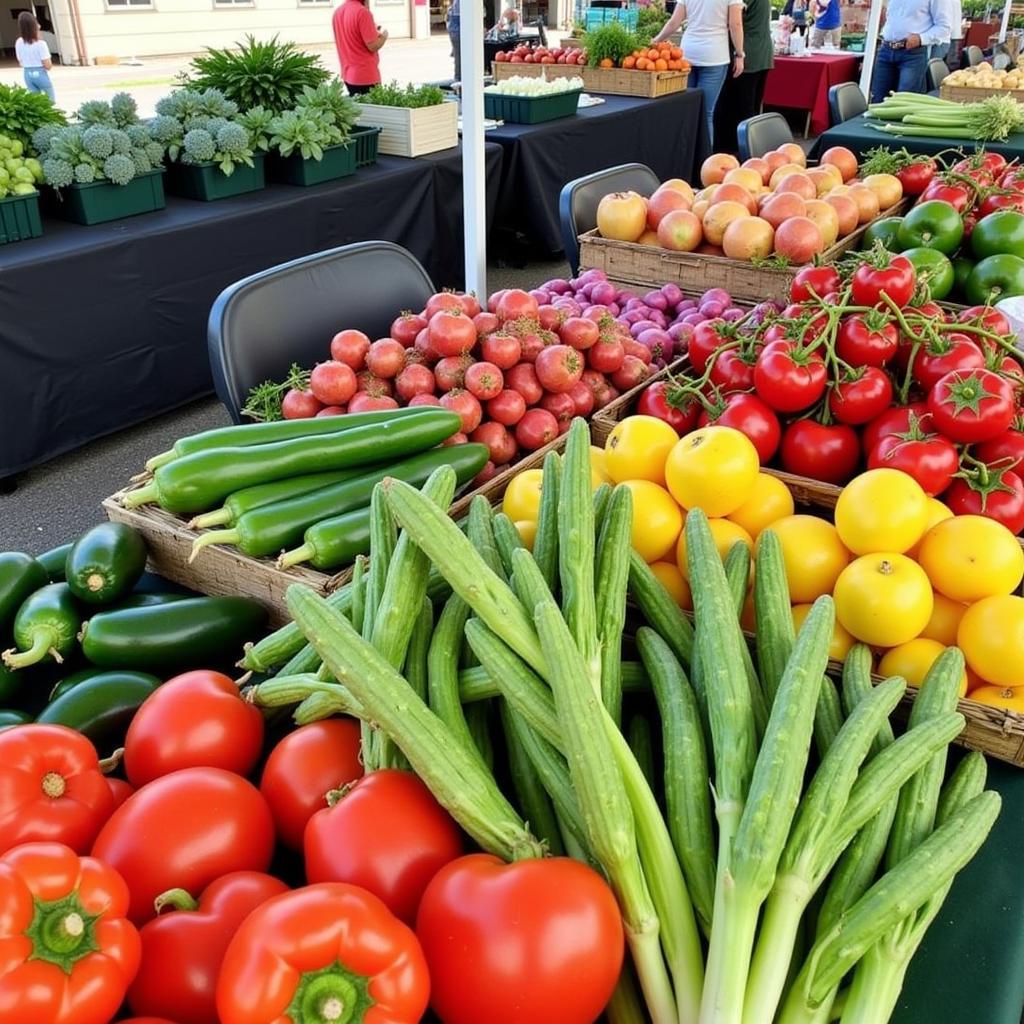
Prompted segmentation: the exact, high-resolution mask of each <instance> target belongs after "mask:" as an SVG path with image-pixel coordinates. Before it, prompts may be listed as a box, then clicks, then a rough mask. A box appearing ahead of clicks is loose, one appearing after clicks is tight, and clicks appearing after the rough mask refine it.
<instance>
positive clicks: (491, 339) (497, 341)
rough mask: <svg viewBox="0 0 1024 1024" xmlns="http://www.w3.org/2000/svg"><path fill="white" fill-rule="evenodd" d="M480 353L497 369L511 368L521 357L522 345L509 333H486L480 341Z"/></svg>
mask: <svg viewBox="0 0 1024 1024" xmlns="http://www.w3.org/2000/svg"><path fill="white" fill-rule="evenodd" d="M480 354H481V355H482V356H483V357H484V359H486V360H487V362H489V363H494V365H495V366H497V367H498V369H499V370H511V369H512V367H513V366H515V365H516V363H518V362H519V360H520V359H521V358H522V355H523V346H522V345H521V344H520V343H519V339H518V338H516V337H514V336H513V335H511V334H488V335H487V337H486V338H484V340H483V341H482V342H481V343H480Z"/></svg>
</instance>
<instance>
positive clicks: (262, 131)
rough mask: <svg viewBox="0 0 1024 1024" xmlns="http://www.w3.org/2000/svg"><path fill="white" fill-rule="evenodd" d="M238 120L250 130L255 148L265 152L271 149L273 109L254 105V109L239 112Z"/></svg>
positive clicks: (250, 136)
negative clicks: (242, 112)
mask: <svg viewBox="0 0 1024 1024" xmlns="http://www.w3.org/2000/svg"><path fill="white" fill-rule="evenodd" d="M237 120H238V123H239V124H240V125H242V127H243V128H245V129H246V131H248V133H249V138H250V139H252V147H253V149H258V150H261V151H262V152H264V153H265V152H266V151H267V150H268V149H270V136H271V129H270V126H271V124H272V123H273V121H274V114H273V112H272V111H270V110H265V109H264V108H263V107H253V108H252V110H247V111H246V112H245V113H244V114H239V115H238V118H237Z"/></svg>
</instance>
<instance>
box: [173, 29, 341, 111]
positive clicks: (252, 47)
mask: <svg viewBox="0 0 1024 1024" xmlns="http://www.w3.org/2000/svg"><path fill="white" fill-rule="evenodd" d="M329 78H330V72H329V71H328V70H327V69H326V68H325V67H324V66H323V65H322V64H321V63H320V58H319V57H318V56H317V55H316V54H311V53H303V52H302V51H301V50H300V49H298V47H297V46H296V45H295V44H294V43H281V42H278V39H277V36H274V38H273V39H271V40H270V41H269V42H265V43H261V42H257V41H256V39H255V38H254V37H253V36H251V35H250V36H246V39H245V42H244V43H241V44H239V45H238V47H237V48H235V49H223V50H218V49H214V48H212V47H211V48H209V49H208V50H207V51H206V53H205V54H203V55H201V56H199V57H195V58H194V59H193V60H192V64H191V71H189V72H187V73H186V74H185V75H184V76H183V80H182V83H183V84H184V85H187V86H188V87H189V88H191V89H193V90H202V89H217V90H219V91H220V92H221V93H223V94H224V96H226V97H227V98H228V99H229V100H231V101H233V102H234V103H237V104H238V106H239V107H240V108H241V109H242V110H249V109H251V108H253V107H263V108H264V109H265V110H269V111H271V112H272V113H274V114H277V113H280V112H281V111H284V110H289V109H291V108H293V107H294V106H295V104H296V103H297V102H298V99H299V97H300V96H301V95H302V92H303V90H304V89H306V88H311V89H315V88H316V87H317V86H318V85H321V84H322V83H324V82H326V81H327V80H328V79H329Z"/></svg>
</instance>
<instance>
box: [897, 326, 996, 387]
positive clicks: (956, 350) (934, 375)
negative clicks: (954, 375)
mask: <svg viewBox="0 0 1024 1024" xmlns="http://www.w3.org/2000/svg"><path fill="white" fill-rule="evenodd" d="M984 365H985V354H984V353H983V352H982V351H981V349H980V348H978V346H977V345H975V343H974V342H973V341H971V339H970V338H968V337H967V335H966V334H959V333H956V334H946V335H944V336H943V337H942V339H941V341H940V342H938V343H937V344H931V345H925V346H924V347H923V348H921V349H920V350H919V351H918V353H917V358H916V359H915V360H914V371H913V372H914V380H915V381H917V383H918V384H919V385H920V386H921V388H922V389H923V390H924V391H930V390H931V389H932V388H933V387H934V386H935V385H936V384H937V383H938V381H939V379H940V378H942V377H944V376H945V375H946V374H947V373H950V372H951V371H953V370H975V369H980V368H981V367H983V366H984Z"/></svg>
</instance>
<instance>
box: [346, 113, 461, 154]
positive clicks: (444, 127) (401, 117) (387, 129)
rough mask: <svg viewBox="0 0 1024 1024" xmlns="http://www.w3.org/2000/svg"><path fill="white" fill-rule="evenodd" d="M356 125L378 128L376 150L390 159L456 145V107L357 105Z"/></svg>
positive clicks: (457, 123)
mask: <svg viewBox="0 0 1024 1024" xmlns="http://www.w3.org/2000/svg"><path fill="white" fill-rule="evenodd" d="M359 106H360V114H359V124H361V125H378V126H379V127H380V129H381V133H380V145H379V151H380V152H381V153H387V154H389V155H391V156H422V155H423V154H424V153H436V152H437V151H438V150H440V149H451V148H452V147H453V146H457V145H458V144H459V105H458V104H457V103H439V104H437V105H436V106H433V107H415V108H410V107H385V106H380V105H378V104H376V103H360V104H359Z"/></svg>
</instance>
